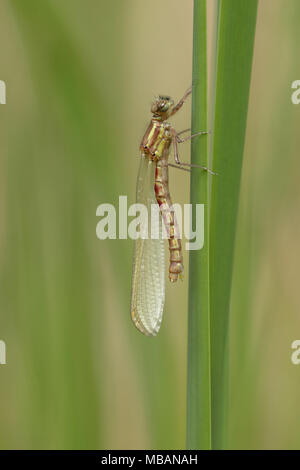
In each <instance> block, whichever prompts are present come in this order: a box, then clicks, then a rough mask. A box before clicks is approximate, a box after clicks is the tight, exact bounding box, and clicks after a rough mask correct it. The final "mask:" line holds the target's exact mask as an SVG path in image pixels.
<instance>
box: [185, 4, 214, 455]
mask: <svg viewBox="0 0 300 470" xmlns="http://www.w3.org/2000/svg"><path fill="white" fill-rule="evenodd" d="M206 126H207V53H206V0H195V1H194V36H193V98H192V133H196V132H199V131H200V130H205V129H206ZM207 154H208V153H207V136H202V137H199V138H196V139H194V140H193V141H192V157H191V158H192V163H193V164H200V165H203V166H206V167H207V166H208V157H207ZM208 198H209V190H208V174H207V173H206V172H204V171H201V170H195V171H192V175H191V203H192V205H193V220H195V211H194V209H195V205H196V204H203V205H204V247H203V248H202V250H195V251H191V252H190V272H189V325H188V380H187V447H188V448H189V449H210V448H211V410H210V395H211V390H210V331H209V330H210V320H209V258H208V254H209V247H208V241H209V240H208Z"/></svg>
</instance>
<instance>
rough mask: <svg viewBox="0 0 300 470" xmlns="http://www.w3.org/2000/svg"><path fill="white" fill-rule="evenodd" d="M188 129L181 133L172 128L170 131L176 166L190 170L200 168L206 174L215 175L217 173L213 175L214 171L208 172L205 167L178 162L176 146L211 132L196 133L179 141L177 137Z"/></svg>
mask: <svg viewBox="0 0 300 470" xmlns="http://www.w3.org/2000/svg"><path fill="white" fill-rule="evenodd" d="M189 130H190V129H185V130H184V131H181V132H179V133H177V132H176V130H175V129H174V128H173V129H172V135H173V138H172V140H173V145H174V160H175V162H176V164H177V165H180V166H188V167H191V168H201V169H202V170H205V171H207V172H208V173H210V174H211V175H217V173H215V172H214V171H212V170H210V169H209V168H207V167H206V166H202V165H194V164H192V163H184V162H181V161H180V160H179V153H178V144H181V143H183V142H186V141H187V140H192V139H193V138H194V137H197V136H199V135H206V134H210V133H211V132H210V131H200V132H197V133H196V134H192V135H189V136H188V137H185V138H184V139H181V138H180V137H179V135H181V134H183V133H185V132H188V131H189Z"/></svg>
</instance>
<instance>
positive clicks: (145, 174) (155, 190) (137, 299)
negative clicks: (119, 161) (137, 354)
mask: <svg viewBox="0 0 300 470" xmlns="http://www.w3.org/2000/svg"><path fill="white" fill-rule="evenodd" d="M191 92H192V88H189V89H188V90H187V91H186V93H185V94H184V96H183V97H182V98H181V100H180V101H179V102H178V103H177V104H176V105H174V102H173V100H172V99H171V98H170V97H169V96H159V97H158V98H157V99H156V100H155V102H154V103H153V105H152V107H151V112H152V119H151V121H150V124H149V126H148V129H147V130H146V133H145V135H144V137H143V139H142V142H141V145H140V151H141V160H140V169H139V174H138V179H137V191H136V199H137V203H139V204H143V205H144V206H146V208H147V210H148V211H147V212H148V214H151V206H152V205H157V204H158V205H159V207H160V212H161V217H162V220H163V223H164V225H165V228H166V230H167V235H168V243H169V250H170V263H169V279H170V281H171V282H176V281H177V279H178V277H182V273H183V257H182V248H181V240H180V238H179V237H178V231H177V230H176V228H177V223H176V217H175V212H174V209H173V207H172V201H171V197H170V192H169V183H168V167H169V166H173V167H176V168H180V169H182V170H186V171H190V170H188V169H187V168H184V167H186V166H189V167H191V166H196V167H199V168H202V169H204V170H207V171H209V172H210V170H208V168H206V167H201V166H198V165H190V164H188V163H181V162H180V160H179V156H178V144H179V143H181V142H185V141H187V140H189V139H191V138H193V137H195V136H197V135H201V134H207V132H197V133H196V134H193V135H190V136H188V137H186V138H183V139H182V138H181V137H180V135H181V134H183V133H185V132H187V131H189V130H190V129H186V130H185V131H182V132H179V133H177V132H176V130H175V129H174V127H173V126H172V125H171V124H170V123H169V122H167V119H168V118H169V117H171V116H174V114H175V113H177V112H178V111H179V110H180V108H181V107H182V105H183V104H184V102H185V100H186V99H187V97H188V96H189V95H190V94H191ZM172 143H173V146H174V161H175V163H174V164H171V163H169V154H170V146H171V144H172ZM211 173H213V172H211ZM147 217H148V216H147ZM145 222H147V223H146V225H148V220H147V221H145ZM151 223H152V231H153V229H154V231H155V230H156V232H157V233H158V237H156V238H153V237H151V236H149V237H140V238H138V239H137V240H136V241H135V247H134V261H133V277H132V292H131V317H132V320H133V322H134V324H135V326H136V327H137V328H138V329H139V330H140V331H141V332H142V333H144V334H145V335H147V336H156V335H157V333H158V331H159V328H160V325H161V321H162V315H163V309H164V302H165V249H164V239H163V237H162V223H160V221H159V219H158V220H156V222H155V220H154V221H153V220H151ZM153 223H156V224H157V225H158V226H157V227H153Z"/></svg>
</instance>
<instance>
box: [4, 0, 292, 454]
mask: <svg viewBox="0 0 300 470" xmlns="http://www.w3.org/2000/svg"><path fill="white" fill-rule="evenodd" d="M214 3H215V1H214V0H208V18H209V54H210V62H212V60H211V57H212V52H211V51H212V50H213V46H212V44H213V34H212V31H213V27H212V24H213V15H214ZM192 9H193V2H192V0H187V1H185V2H182V1H180V0H152V1H151V2H148V1H146V0H142V1H141V0H126V2H124V1H122V0H115V1H114V2H106V1H103V0H85V1H83V0H64V1H63V2H62V1H59V0H43V2H40V1H39V0H26V2H24V1H23V0H1V3H0V45H1V47H0V63H1V67H0V79H1V80H4V81H5V82H6V86H7V104H6V105H1V106H0V119H1V126H0V142H1V156H0V276H1V280H0V339H2V340H4V341H5V342H6V346H7V365H2V366H0V421H1V428H0V447H1V448H2V449H13V448H20V449H48V448H49V449H89V448H102V449H108V448H109V449H139V448H141V449H178V448H184V447H185V407H186V337H187V287H188V282H187V273H188V259H187V255H186V253H185V266H186V270H185V272H186V278H185V281H184V282H183V283H179V284H177V285H170V286H169V285H167V302H166V308H165V316H164V321H163V325H162V328H161V332H160V334H159V335H158V337H157V338H155V339H153V338H152V339H151V338H145V337H143V336H142V335H141V334H139V333H138V332H137V330H136V329H135V328H134V327H133V325H132V323H131V320H130V316H129V302H130V286H131V281H130V277H131V264H132V253H133V241H132V240H105V241H100V240H98V239H97V238H96V232H95V230H96V224H97V221H98V220H97V217H96V208H97V206H98V205H99V204H101V203H105V202H106V203H111V204H116V206H117V205H118V198H119V195H127V196H128V204H131V203H133V202H134V200H135V184H136V175H137V170H138V163H139V151H138V147H139V142H140V139H141V137H142V135H143V132H144V130H145V127H146V125H147V122H148V120H149V117H150V113H149V108H150V104H151V101H152V99H153V97H154V95H156V94H158V93H166V94H170V95H171V96H173V97H174V98H176V99H178V98H180V97H181V96H182V94H183V92H184V91H185V90H186V88H187V87H188V86H189V85H190V83H191V66H192V65H191V64H192ZM299 15H300V3H299V1H298V0H288V2H287V1H286V0H261V1H260V3H259V10H258V23H257V35H256V44H255V52H254V64H253V76H252V85H251V95H250V108H249V120H248V129H247V139H246V148H245V159H244V168H243V180H242V188H241V202H240V211H239V219H238V230H237V250H236V257H235V267H234V282H233V292H232V306H231V307H232V308H231V365H232V367H231V381H230V387H231V393H230V396H231V404H230V442H229V444H230V447H231V448H234V449H238V448H250V449H251V448H253V449H260V448H274V449H280V448H286V449H289V448H300V433H299V427H298V423H299V420H300V407H299V399H298V397H299V387H300V366H296V365H293V364H292V363H291V353H292V349H291V343H292V342H293V341H294V340H295V339H300V289H299V281H300V272H299V259H300V246H299V239H300V219H299V204H300V186H299V178H300V163H299V158H298V149H299V144H300V136H299V129H298V126H299V115H300V105H299V106H296V105H293V104H292V102H291V94H292V89H291V84H292V82H293V81H294V80H297V79H300V59H299V51H298V44H299V39H300V37H299V35H300V33H299V24H298V18H299ZM237 93H238V90H237ZM190 109H191V108H190V103H188V104H187V105H186V106H185V108H184V109H183V111H182V112H181V113H180V114H178V116H176V117H175V118H174V124H175V126H176V128H177V129H178V130H181V129H185V128H187V127H189V122H190ZM181 157H182V160H184V161H188V159H189V145H188V144H186V146H185V147H184V146H182V147H181ZM170 181H171V183H170V184H171V191H172V194H173V200H174V202H180V203H187V202H189V175H188V174H186V173H185V172H176V170H173V169H170Z"/></svg>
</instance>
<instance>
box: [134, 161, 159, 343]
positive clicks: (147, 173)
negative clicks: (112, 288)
mask: <svg viewBox="0 0 300 470" xmlns="http://www.w3.org/2000/svg"><path fill="white" fill-rule="evenodd" d="M154 178H155V163H154V162H152V161H151V160H149V158H148V157H147V156H146V155H142V156H141V163H140V169H139V175H138V180H137V202H138V203H140V204H144V205H145V206H146V207H147V212H148V221H149V216H150V215H151V204H157V201H156V198H155V193H154ZM155 220H156V226H155V227H154V226H153V218H152V233H153V230H154V231H156V233H157V235H158V237H157V238H156V239H153V238H151V237H150V236H149V237H148V238H147V239H146V238H144V239H143V238H138V239H137V240H136V241H135V247H134V259H133V275H132V292H131V317H132V320H133V322H134V324H135V326H136V327H137V328H138V329H139V330H140V331H141V332H142V333H144V334H145V335H147V336H155V335H157V333H158V331H159V328H160V325H161V321H162V315H163V308H164V303H165V248H164V240H163V238H162V224H161V221H160V217H157V218H155ZM148 232H149V233H148V235H150V234H151V232H150V224H148Z"/></svg>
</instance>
